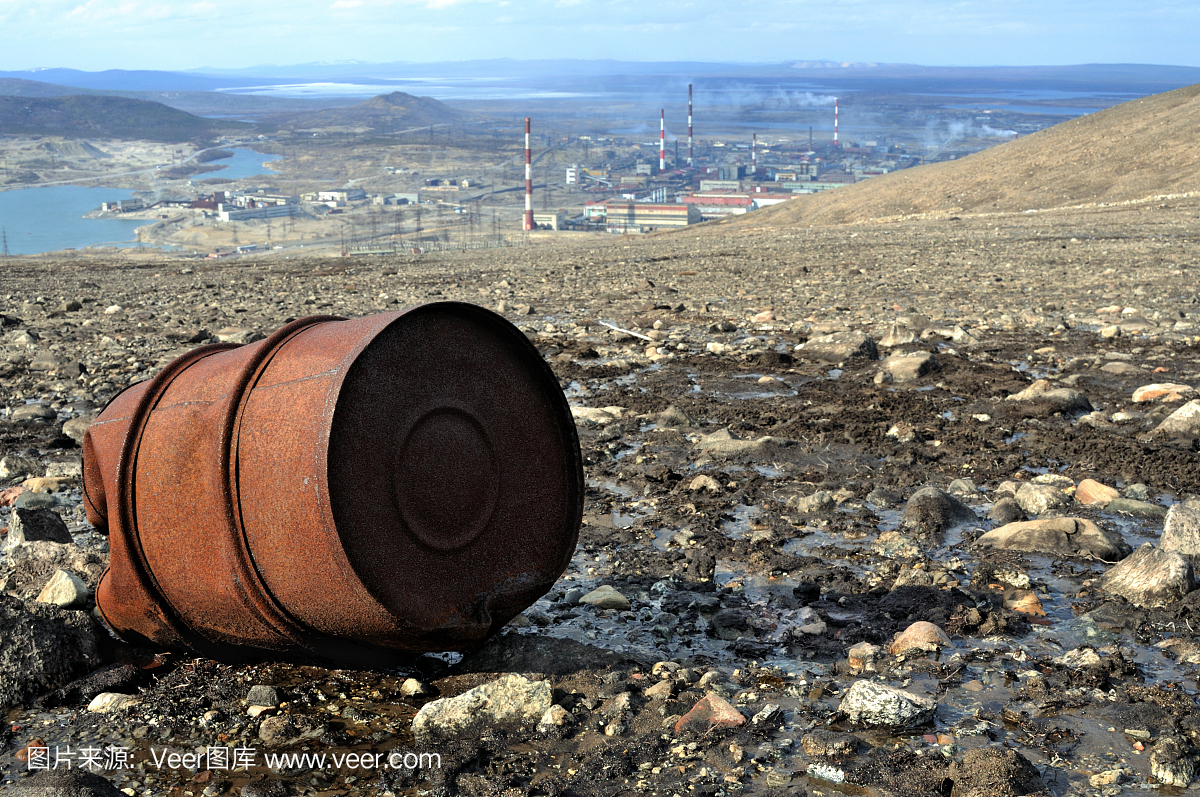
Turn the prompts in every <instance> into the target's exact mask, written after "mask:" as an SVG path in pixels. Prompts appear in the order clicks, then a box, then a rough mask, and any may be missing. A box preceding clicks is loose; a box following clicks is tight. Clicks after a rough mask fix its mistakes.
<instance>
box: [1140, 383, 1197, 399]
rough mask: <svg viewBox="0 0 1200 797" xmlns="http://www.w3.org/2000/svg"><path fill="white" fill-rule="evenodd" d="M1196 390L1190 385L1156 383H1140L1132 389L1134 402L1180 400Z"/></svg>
mask: <svg viewBox="0 0 1200 797" xmlns="http://www.w3.org/2000/svg"><path fill="white" fill-rule="evenodd" d="M1195 392H1196V391H1195V390H1193V389H1192V388H1191V386H1190V385H1176V384H1169V383H1167V384H1158V385H1142V386H1141V387H1139V388H1138V389H1137V390H1135V391H1133V401H1134V403H1141V402H1143V401H1182V400H1183V397H1184V396H1186V395H1189V394H1191V393H1195Z"/></svg>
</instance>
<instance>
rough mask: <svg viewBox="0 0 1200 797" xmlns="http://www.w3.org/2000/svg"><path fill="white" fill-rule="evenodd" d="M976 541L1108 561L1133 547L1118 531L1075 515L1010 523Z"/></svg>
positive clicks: (997, 546)
mask: <svg viewBox="0 0 1200 797" xmlns="http://www.w3.org/2000/svg"><path fill="white" fill-rule="evenodd" d="M975 544H976V545H982V546H984V547H991V548H1004V549H1006V550H1010V551H1026V552H1028V553H1044V554H1049V555H1051V556H1094V557H1096V558H1097V559H1102V560H1104V561H1106V562H1116V561H1118V560H1121V559H1124V558H1125V557H1126V556H1128V555H1129V554H1130V553H1131V552H1132V551H1133V549H1132V548H1131V547H1130V546H1129V543H1127V542H1125V539H1124V538H1123V537H1122V536H1121V535H1120V534H1119V533H1117V532H1115V531H1109V530H1108V529H1105V528H1101V527H1100V526H1098V525H1096V524H1095V523H1093V522H1092V521H1090V520H1083V519H1081V518H1073V517H1061V518H1046V519H1043V520H1027V521H1024V522H1022V523H1009V524H1008V525H1006V526H1001V527H1000V528H998V529H992V530H991V531H989V532H988V533H987V534H984V535H983V536H982V537H980V538H979V539H978V540H977V541H976V542H975Z"/></svg>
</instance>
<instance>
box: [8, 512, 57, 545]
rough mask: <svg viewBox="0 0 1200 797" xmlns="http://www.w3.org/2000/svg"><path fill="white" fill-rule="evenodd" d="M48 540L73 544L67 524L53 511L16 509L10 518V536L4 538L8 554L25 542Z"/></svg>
mask: <svg viewBox="0 0 1200 797" xmlns="http://www.w3.org/2000/svg"><path fill="white" fill-rule="evenodd" d="M37 540H48V541H50V542H71V541H72V540H71V533H70V532H69V531H67V524H66V523H63V519H62V518H60V517H59V516H58V514H57V513H56V512H55V511H54V510H52V509H14V510H13V511H12V514H11V515H9V518H8V536H7V537H5V538H4V551H5V552H6V553H7V552H9V551H11V550H12V549H13V548H16V547H17V546H18V545H20V544H22V543H25V542H34V541H37Z"/></svg>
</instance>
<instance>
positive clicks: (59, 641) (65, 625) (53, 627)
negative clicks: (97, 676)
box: [0, 595, 101, 708]
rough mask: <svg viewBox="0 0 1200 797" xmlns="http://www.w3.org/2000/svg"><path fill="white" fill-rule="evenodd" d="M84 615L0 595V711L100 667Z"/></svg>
mask: <svg viewBox="0 0 1200 797" xmlns="http://www.w3.org/2000/svg"><path fill="white" fill-rule="evenodd" d="M100 663H101V662H100V654H99V652H98V650H97V628H96V624H95V623H94V622H93V621H92V618H91V617H90V616H89V615H87V614H86V613H85V612H78V611H71V610H69V609H60V608H59V607H57V606H54V605H52V604H47V603H33V602H29V601H23V600H20V599H18V598H14V597H12V596H11V595H0V708H8V707H10V706H16V705H20V704H21V703H24V702H25V701H27V700H29V699H30V698H33V697H36V696H37V695H40V694H42V693H43V692H48V691H50V690H51V689H57V688H58V687H60V686H62V685H63V684H65V683H67V682H68V681H71V680H73V679H75V678H78V677H79V676H81V675H84V674H86V673H88V672H91V671H92V670H94V669H96V668H97V667H99V666H100Z"/></svg>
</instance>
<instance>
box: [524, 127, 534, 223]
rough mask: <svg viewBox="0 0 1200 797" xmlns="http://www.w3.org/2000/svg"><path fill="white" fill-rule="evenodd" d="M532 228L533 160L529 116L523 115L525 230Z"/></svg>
mask: <svg viewBox="0 0 1200 797" xmlns="http://www.w3.org/2000/svg"><path fill="white" fill-rule="evenodd" d="M532 229H533V161H532V160H530V158H529V117H528V116H526V117H525V230H526V232H528V231H529V230H532Z"/></svg>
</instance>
